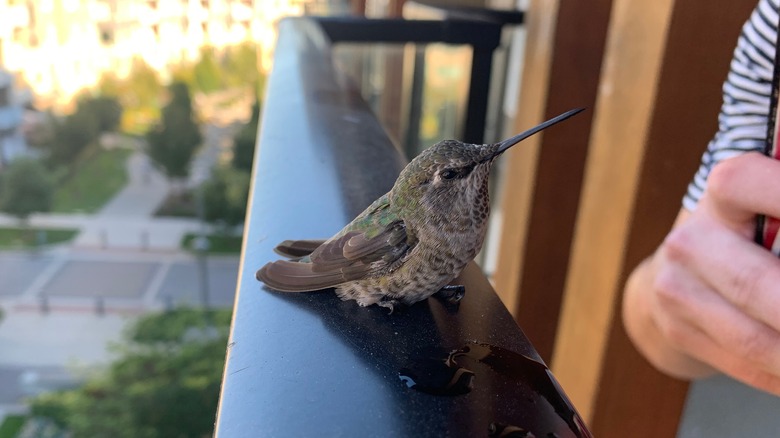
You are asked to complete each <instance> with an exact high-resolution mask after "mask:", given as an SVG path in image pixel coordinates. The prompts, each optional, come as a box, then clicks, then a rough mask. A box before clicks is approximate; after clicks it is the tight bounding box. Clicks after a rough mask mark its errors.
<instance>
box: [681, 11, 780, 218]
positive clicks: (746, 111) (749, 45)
mask: <svg viewBox="0 0 780 438" xmlns="http://www.w3.org/2000/svg"><path fill="white" fill-rule="evenodd" d="M779 8H780V0H760V1H759V3H758V6H756V9H755V10H753V13H752V14H751V15H750V18H749V19H748V21H747V22H746V23H745V25H744V26H743V27H742V32H741V33H740V35H739V39H738V40H737V47H736V49H734V58H733V59H732V60H731V66H730V70H729V74H728V77H727V78H726V81H725V82H724V84H723V105H722V106H721V109H720V115H719V116H718V132H717V133H716V134H715V137H714V138H713V139H712V141H710V143H709V145H708V146H707V150H706V151H705V152H704V155H703V156H702V161H701V166H699V170H698V171H697V172H696V175H695V176H694V178H693V181H691V183H690V185H689V186H688V192H687V193H686V194H685V197H684V198H683V207H685V209H687V210H688V211H693V209H694V208H696V204H697V203H698V201H699V199H700V198H701V196H702V193H703V192H704V189H705V187H706V185H707V176H708V175H709V173H710V171H711V170H712V168H713V166H715V165H716V164H717V163H719V162H720V161H723V160H725V159H727V158H731V157H733V156H735V155H739V154H742V153H745V152H749V151H763V149H764V143H765V139H766V135H767V132H766V131H767V121H768V114H769V98H770V95H771V93H772V74H773V72H774V59H775V44H776V41H777V22H778V9H779Z"/></svg>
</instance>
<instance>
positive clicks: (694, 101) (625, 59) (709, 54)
mask: <svg viewBox="0 0 780 438" xmlns="http://www.w3.org/2000/svg"><path fill="white" fill-rule="evenodd" d="M754 6H755V1H753V0H739V1H729V0H685V1H683V0H658V1H655V2H636V1H632V0H615V1H614V9H613V18H612V21H611V25H610V31H609V37H608V43H607V52H606V55H605V62H604V71H603V77H602V81H601V86H600V88H599V95H598V101H597V111H596V115H595V120H594V126H593V134H592V137H591V150H590V154H589V156H588V163H587V168H586V176H585V182H584V186H583V195H582V199H581V206H580V214H579V218H578V222H577V227H576V235H575V239H574V246H573V250H572V256H571V265H570V269H569V275H568V278H567V282H566V294H565V299H564V306H563V309H562V316H561V322H560V327H559V331H558V339H557V343H556V347H555V354H554V357H553V363H552V365H553V371H554V373H555V375H556V376H557V377H558V379H559V380H560V382H561V384H562V386H563V387H564V388H566V391H567V393H568V394H569V396H570V397H571V398H572V400H573V402H574V404H575V405H576V406H577V408H578V410H580V413H581V414H582V415H583V416H584V417H585V418H586V419H587V420H586V421H588V422H589V424H590V426H591V429H592V432H593V433H594V435H595V436H598V437H600V438H604V437H606V438H609V437H624V436H627V435H628V436H632V437H638V438H642V437H648V438H649V437H659V436H674V435H675V433H676V431H677V426H678V423H679V418H680V415H681V412H682V408H683V405H684V401H685V396H686V393H687V384H686V383H684V382H680V381H677V380H674V379H671V378H669V377H666V376H664V375H662V374H660V373H659V372H657V371H655V370H654V369H653V368H652V367H651V366H650V365H649V364H648V363H647V362H646V361H645V360H644V359H643V358H642V357H641V356H640V355H639V354H638V353H637V352H636V351H635V350H634V348H633V346H632V345H631V343H630V341H629V340H628V338H627V337H626V335H625V333H624V331H623V327H622V323H621V320H620V311H619V308H620V301H621V294H622V289H623V285H624V283H625V280H626V278H627V276H628V275H629V274H630V272H631V270H632V269H633V268H634V266H636V264H638V263H639V262H640V261H641V260H642V259H643V258H644V257H647V256H648V255H649V254H650V253H652V251H653V250H654V249H655V248H656V247H657V245H658V244H659V243H660V242H661V240H662V239H663V237H664V236H665V234H666V232H667V231H668V230H669V228H670V227H671V224H672V222H673V220H674V217H675V216H676V214H677V211H678V210H679V208H680V200H681V198H682V194H683V192H684V190H685V187H686V185H687V182H688V181H689V180H690V178H691V177H692V176H693V172H694V170H695V168H696V166H697V164H698V162H699V158H700V157H701V154H702V152H703V151H704V148H705V146H706V144H707V142H708V141H709V139H710V138H711V137H712V135H713V133H714V132H715V129H716V128H717V118H716V117H717V112H718V108H719V106H720V101H721V97H720V88H721V87H720V85H721V83H722V82H723V79H724V78H725V76H726V72H727V68H728V62H729V60H730V58H731V53H732V51H733V48H734V45H735V43H736V38H737V35H738V33H739V29H740V27H741V25H742V23H744V21H745V19H746V18H747V16H748V14H749V11H750V10H751V9H752V7H754Z"/></svg>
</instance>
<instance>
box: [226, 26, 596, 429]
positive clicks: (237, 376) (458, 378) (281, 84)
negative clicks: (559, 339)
mask: <svg viewBox="0 0 780 438" xmlns="http://www.w3.org/2000/svg"><path fill="white" fill-rule="evenodd" d="M279 32H280V36H279V41H278V45H277V48H276V54H275V61H274V69H273V72H272V74H271V77H270V80H269V84H268V90H267V97H266V102H265V105H264V108H265V109H264V114H263V119H262V127H261V130H260V136H259V142H258V148H257V151H256V157H255V167H254V174H253V182H252V190H251V194H250V205H249V210H250V212H249V215H248V218H247V224H246V228H245V229H246V230H247V231H246V234H245V240H244V248H243V253H242V263H241V268H240V277H239V287H238V294H237V298H236V305H235V312H234V320H233V326H232V332H231V339H230V344H229V346H228V355H227V364H226V369H225V374H224V380H223V385H222V392H221V397H220V406H219V412H218V417H217V424H216V433H217V435H218V436H219V437H258V436H269V437H278V436H356V437H357V436H360V437H364V436H378V437H385V436H386V437H391V436H392V437H395V436H415V437H417V436H437V437H438V436H468V437H471V436H487V435H490V434H494V436H499V435H500V434H501V433H508V432H512V431H519V430H521V429H522V430H528V431H531V432H533V433H534V434H535V436H538V437H547V436H558V437H567V436H586V435H587V432H586V431H584V427H583V426H582V425H581V421H580V420H579V417H577V415H576V414H575V412H574V409H573V408H572V407H571V405H570V404H569V403H568V401H566V399H565V397H564V396H563V395H562V393H561V392H560V391H559V389H558V387H557V385H556V384H555V382H554V380H553V379H552V377H551V375H550V374H549V372H548V370H547V368H546V367H545V366H544V364H543V363H542V362H541V359H540V358H539V356H538V355H537V354H536V352H535V351H534V349H533V347H532V346H531V344H530V343H529V342H528V340H527V339H526V338H525V336H524V335H523V333H522V332H521V330H520V329H519V328H518V327H517V325H516V324H515V322H514V321H513V319H512V317H511V315H510V314H509V312H508V311H507V310H506V308H505V307H504V306H503V305H502V304H501V302H500V301H499V299H498V297H497V296H496V294H495V292H494V291H493V290H492V288H491V287H490V284H489V283H488V282H487V280H486V279H485V277H484V275H483V274H482V273H481V271H480V270H479V268H478V267H477V266H476V265H474V264H471V265H469V266H468V267H467V268H466V270H465V271H464V273H463V274H462V275H461V278H460V279H459V280H458V281H459V282H461V283H462V284H464V285H465V286H466V296H465V297H464V298H463V300H462V301H461V303H460V305H459V307H458V306H454V305H451V304H447V303H445V302H442V301H439V300H437V299H429V300H427V301H424V302H421V303H418V304H416V305H414V306H411V307H408V308H405V309H402V310H401V311H400V312H397V313H394V314H392V315H388V313H387V310H386V309H383V308H379V307H376V306H374V307H369V308H360V307H358V306H357V304H356V303H355V302H354V301H347V302H344V301H340V300H339V299H338V298H337V297H336V296H335V294H334V293H333V292H332V291H323V292H315V293H303V294H285V293H279V292H273V291H270V290H268V289H266V288H265V287H264V286H263V285H262V284H261V283H259V282H258V281H257V280H255V271H256V270H257V269H258V268H259V267H261V266H262V265H263V264H265V263H266V262H268V261H270V260H274V259H276V258H277V257H278V256H277V255H275V254H274V253H273V251H272V250H273V247H274V245H276V244H277V243H278V242H280V241H282V240H285V239H290V238H301V239H306V238H323V237H328V236H330V235H332V234H333V233H335V232H336V231H338V230H339V229H340V228H341V227H342V226H343V225H345V224H346V223H347V222H348V221H349V220H351V219H352V217H354V216H355V215H356V214H358V213H359V212H360V211H361V210H362V209H363V208H365V207H366V206H367V205H368V204H370V203H371V201H373V200H374V199H375V198H377V197H379V196H380V195H382V194H383V193H384V192H386V191H387V190H388V189H389V188H390V187H391V186H392V184H393V182H394V180H395V178H396V176H397V175H398V172H399V171H400V170H401V168H402V166H403V165H404V161H403V159H402V158H401V154H400V153H399V151H398V150H397V149H396V148H395V147H394V146H393V145H392V143H391V142H390V140H389V139H388V138H387V136H386V135H385V133H384V131H383V129H382V127H381V126H380V125H379V124H378V122H377V121H376V119H375V118H374V116H373V115H372V114H371V112H370V111H369V109H368V107H367V106H366V104H365V103H364V102H363V100H362V99H361V98H360V96H359V94H358V92H357V90H356V89H355V88H354V87H353V86H352V85H351V83H350V81H349V79H348V78H346V77H344V76H343V75H342V74H341V73H339V71H337V70H335V69H334V68H333V65H332V62H331V60H330V50H329V41H328V38H327V37H326V36H325V34H324V33H323V32H322V30H321V28H320V27H319V25H318V24H317V23H316V22H314V21H312V20H310V19H305V18H296V19H286V20H283V21H282V23H281V24H280V28H279ZM469 383H471V388H470V387H469ZM442 394H446V395H442ZM513 428H514V429H513ZM504 436H506V435H504ZM517 436H522V435H517Z"/></svg>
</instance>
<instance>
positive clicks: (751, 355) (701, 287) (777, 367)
mask: <svg viewBox="0 0 780 438" xmlns="http://www.w3.org/2000/svg"><path fill="white" fill-rule="evenodd" d="M656 286H657V288H656V289H657V290H656V294H657V297H658V303H659V307H660V309H659V310H660V312H659V315H660V316H659V319H660V321H661V324H664V325H665V326H666V329H665V333H666V335H667V336H669V337H670V338H673V337H675V336H679V335H678V333H679V332H680V331H681V330H694V331H695V332H697V333H700V334H703V335H705V336H706V337H707V338H708V339H709V343H713V344H715V345H717V346H718V347H719V348H720V349H722V350H724V351H727V352H729V354H731V355H735V356H738V357H739V358H741V359H742V361H743V362H745V364H746V365H749V367H750V368H756V367H757V368H760V369H762V370H764V371H766V372H768V373H770V374H773V375H776V376H780V332H778V331H776V330H773V329H772V328H770V327H769V326H767V325H766V324H764V323H762V322H760V321H757V320H755V319H753V318H751V317H750V316H748V315H746V314H745V313H743V312H742V311H741V310H740V309H738V308H736V307H734V306H733V305H732V304H731V303H730V302H729V301H727V300H726V299H724V298H723V297H722V296H720V295H719V294H717V293H716V292H714V291H712V290H709V289H708V286H707V285H706V284H705V283H703V282H702V281H701V280H699V279H698V278H696V277H693V276H691V275H688V274H687V273H686V271H685V270H684V269H683V268H682V267H680V266H677V265H668V266H666V267H665V268H664V269H663V271H662V272H660V273H659V277H658V281H657V283H656ZM673 324H679V325H680V327H676V328H675V327H673ZM682 336H684V335H682ZM670 341H671V342H674V343H677V342H678V341H677V340H675V339H670ZM689 347H690V345H678V348H680V349H682V351H685V350H686V349H688V348H689Z"/></svg>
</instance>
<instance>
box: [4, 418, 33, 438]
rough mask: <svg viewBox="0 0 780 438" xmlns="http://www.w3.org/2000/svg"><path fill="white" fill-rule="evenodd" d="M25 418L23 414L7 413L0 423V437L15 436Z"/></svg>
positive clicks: (12, 437) (11, 437) (9, 437)
mask: <svg viewBox="0 0 780 438" xmlns="http://www.w3.org/2000/svg"><path fill="white" fill-rule="evenodd" d="M25 421H27V418H26V417H24V416H23V415H9V416H7V417H5V419H4V420H3V423H2V424H0V438H15V437H16V435H17V434H19V432H20V431H21V430H22V426H24V422H25Z"/></svg>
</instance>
